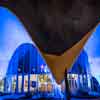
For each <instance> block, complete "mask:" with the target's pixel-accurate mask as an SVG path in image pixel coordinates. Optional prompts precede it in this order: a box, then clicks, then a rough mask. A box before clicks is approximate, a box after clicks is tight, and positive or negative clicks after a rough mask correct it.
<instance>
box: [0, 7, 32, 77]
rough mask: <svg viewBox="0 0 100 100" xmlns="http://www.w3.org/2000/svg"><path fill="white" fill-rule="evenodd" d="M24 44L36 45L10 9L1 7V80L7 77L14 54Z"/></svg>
mask: <svg viewBox="0 0 100 100" xmlns="http://www.w3.org/2000/svg"><path fill="white" fill-rule="evenodd" d="M22 43H32V44H34V43H33V42H32V39H31V38H30V36H29V35H28V32H27V31H26V30H25V28H24V27H23V25H22V23H21V22H20V20H19V19H18V18H17V17H16V16H15V15H14V14H13V13H12V12H10V11H9V9H7V8H4V7H0V78H3V77H4V76H5V73H6V71H7V67H8V64H9V60H10V59H11V56H12V54H13V53H14V51H15V50H16V48H17V47H18V46H19V45H21V44H22Z"/></svg>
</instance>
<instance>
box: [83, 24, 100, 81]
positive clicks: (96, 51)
mask: <svg viewBox="0 0 100 100" xmlns="http://www.w3.org/2000/svg"><path fill="white" fill-rule="evenodd" d="M84 49H85V51H86V52H87V55H88V60H89V65H90V69H91V73H92V75H93V76H95V77H96V78H97V79H98V81H99V83H100V70H99V69H100V25H98V26H97V27H96V29H95V31H94V32H93V34H92V36H91V37H90V39H89V40H88V41H87V43H86V45H85V47H84Z"/></svg>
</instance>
